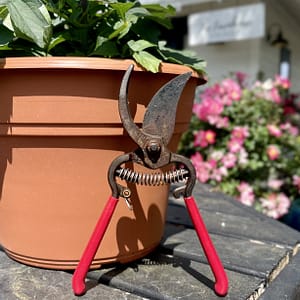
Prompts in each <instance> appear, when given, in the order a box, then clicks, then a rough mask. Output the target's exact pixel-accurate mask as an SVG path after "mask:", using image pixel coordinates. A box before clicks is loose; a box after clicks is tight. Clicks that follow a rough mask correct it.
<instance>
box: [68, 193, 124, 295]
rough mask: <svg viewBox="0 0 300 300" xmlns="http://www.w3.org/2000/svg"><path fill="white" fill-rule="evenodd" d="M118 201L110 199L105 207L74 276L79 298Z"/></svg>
mask: <svg viewBox="0 0 300 300" xmlns="http://www.w3.org/2000/svg"><path fill="white" fill-rule="evenodd" d="M118 200H119V199H118V198H115V197H113V196H110V197H109V199H108V201H107V203H106V206H105V207H104V210H103V212H102V214H101V216H100V218H99V220H98V222H97V224H96V227H95V229H94V231H93V234H92V236H91V237H90V240H89V242H88V244H87V246H86V248H85V250H84V252H83V255H82V257H81V259H80V261H79V263H78V265H77V267H76V270H75V272H74V274H73V278H72V287H73V291H74V294H75V295H77V296H80V295H83V294H84V293H85V292H86V286H85V278H86V274H87V272H88V271H89V268H90V266H91V263H92V261H93V259H94V257H95V255H96V252H97V250H98V248H99V245H100V243H101V241H102V238H103V236H104V234H105V232H106V229H107V227H108V225H109V222H110V220H111V217H112V215H113V212H114V210H115V208H116V205H117V203H118Z"/></svg>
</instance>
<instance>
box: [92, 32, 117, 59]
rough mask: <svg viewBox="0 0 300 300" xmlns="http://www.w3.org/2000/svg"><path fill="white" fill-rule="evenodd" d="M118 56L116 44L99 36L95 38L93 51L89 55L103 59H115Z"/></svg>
mask: <svg viewBox="0 0 300 300" xmlns="http://www.w3.org/2000/svg"><path fill="white" fill-rule="evenodd" d="M119 54H120V53H119V50H118V48H117V46H116V43H115V42H112V41H110V40H108V39H107V38H104V37H101V36H99V37H98V38H97V44H96V47H95V50H94V51H93V52H92V53H91V55H95V56H104V57H116V56H118V55H119Z"/></svg>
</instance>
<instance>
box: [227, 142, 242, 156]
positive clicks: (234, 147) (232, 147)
mask: <svg viewBox="0 0 300 300" xmlns="http://www.w3.org/2000/svg"><path fill="white" fill-rule="evenodd" d="M243 143H244V140H240V139H231V140H230V141H229V142H228V144H227V148H228V149H229V151H230V152H232V153H238V152H239V151H240V150H241V149H242V147H243Z"/></svg>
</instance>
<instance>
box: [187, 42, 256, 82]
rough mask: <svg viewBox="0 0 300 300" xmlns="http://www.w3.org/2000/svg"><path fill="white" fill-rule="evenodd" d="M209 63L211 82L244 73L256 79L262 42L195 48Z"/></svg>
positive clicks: (231, 43)
mask: <svg viewBox="0 0 300 300" xmlns="http://www.w3.org/2000/svg"><path fill="white" fill-rule="evenodd" d="M190 49H192V50H193V51H196V52H197V53H198V55H199V56H200V57H202V58H203V59H205V60H206V62H207V72H208V76H209V80H210V81H211V82H215V81H217V80H220V79H222V78H224V77H226V76H228V75H229V73H230V72H237V71H240V72H244V73H247V74H248V75H250V78H252V79H254V78H256V76H257V73H258V71H259V52H260V40H258V39H255V40H247V41H238V42H229V43H224V44H216V45H202V46H198V47H193V48H191V47H190Z"/></svg>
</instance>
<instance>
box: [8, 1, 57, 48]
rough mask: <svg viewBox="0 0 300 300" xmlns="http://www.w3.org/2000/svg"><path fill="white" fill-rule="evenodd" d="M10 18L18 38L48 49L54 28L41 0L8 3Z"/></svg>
mask: <svg viewBox="0 0 300 300" xmlns="http://www.w3.org/2000/svg"><path fill="white" fill-rule="evenodd" d="M8 9H9V13H10V18H11V21H12V24H13V27H14V30H15V33H16V36H17V37H20V38H23V39H25V40H28V41H30V42H34V43H35V44H37V45H38V46H39V47H41V48H46V47H47V46H48V44H49V42H50V39H51V34H52V28H51V19H50V15H49V13H48V11H47V9H46V7H45V6H44V4H43V3H42V2H40V1H39V0H26V1H25V0H24V1H23V0H14V1H10V2H9V3H8Z"/></svg>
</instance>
